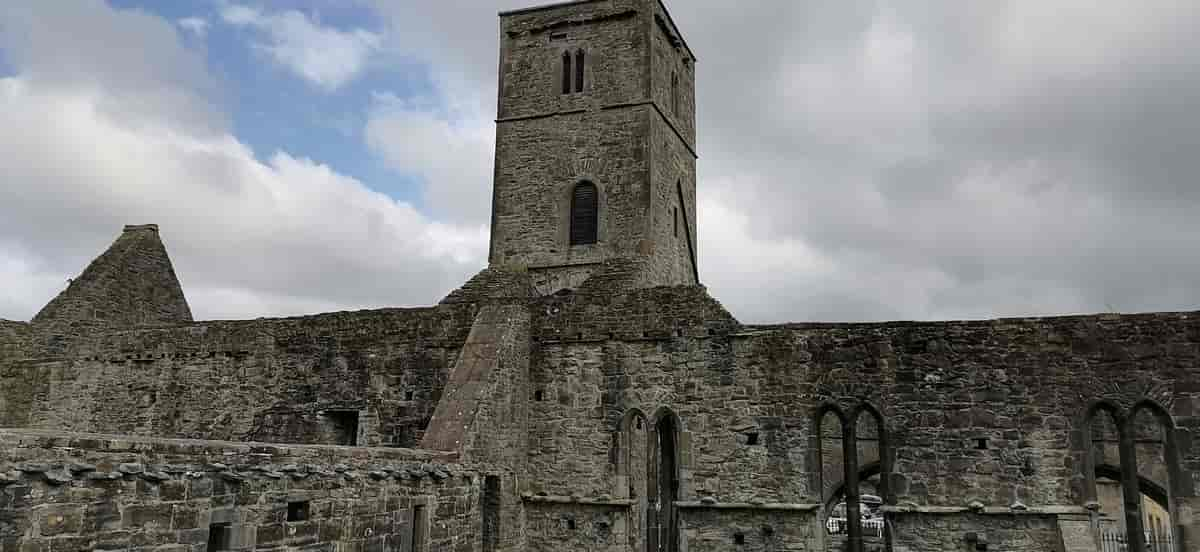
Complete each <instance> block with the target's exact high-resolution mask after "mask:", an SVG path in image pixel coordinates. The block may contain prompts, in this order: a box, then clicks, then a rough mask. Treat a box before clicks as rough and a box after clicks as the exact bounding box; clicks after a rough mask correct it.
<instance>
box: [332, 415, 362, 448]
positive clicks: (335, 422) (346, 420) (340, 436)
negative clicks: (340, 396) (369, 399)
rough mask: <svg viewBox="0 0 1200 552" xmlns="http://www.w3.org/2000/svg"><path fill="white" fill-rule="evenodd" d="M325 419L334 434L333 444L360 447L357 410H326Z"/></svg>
mask: <svg viewBox="0 0 1200 552" xmlns="http://www.w3.org/2000/svg"><path fill="white" fill-rule="evenodd" d="M325 419H326V421H328V422H329V427H330V430H331V431H332V432H333V444H335V445H348V446H357V445H358V411H357V410H326V411H325Z"/></svg>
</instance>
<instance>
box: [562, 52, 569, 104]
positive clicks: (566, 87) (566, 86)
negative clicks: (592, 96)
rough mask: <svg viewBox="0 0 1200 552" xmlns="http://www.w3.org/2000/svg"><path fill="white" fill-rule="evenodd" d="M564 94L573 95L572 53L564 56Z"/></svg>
mask: <svg viewBox="0 0 1200 552" xmlns="http://www.w3.org/2000/svg"><path fill="white" fill-rule="evenodd" d="M562 93H563V94H570V93H571V52H563V55H562Z"/></svg>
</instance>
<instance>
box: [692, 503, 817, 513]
mask: <svg viewBox="0 0 1200 552" xmlns="http://www.w3.org/2000/svg"><path fill="white" fill-rule="evenodd" d="M675 507H677V508H682V509H685V510H702V509H709V510H783V511H791V512H811V511H814V510H817V509H818V508H820V507H821V505H820V504H806V503H787V502H764V503H761V504H754V503H750V502H703V501H701V502H694V501H685V502H676V503H675Z"/></svg>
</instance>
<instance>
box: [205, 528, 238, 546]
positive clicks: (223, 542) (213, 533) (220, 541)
mask: <svg viewBox="0 0 1200 552" xmlns="http://www.w3.org/2000/svg"><path fill="white" fill-rule="evenodd" d="M232 540H233V530H232V527H230V525H229V524H228V523H214V524H212V525H209V526H208V550H209V551H210V552H212V551H215V550H230V549H231V547H230V544H231V541H232Z"/></svg>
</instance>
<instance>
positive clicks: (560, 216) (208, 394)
mask: <svg viewBox="0 0 1200 552" xmlns="http://www.w3.org/2000/svg"><path fill="white" fill-rule="evenodd" d="M500 29H501V33H500V40H501V42H500V82H499V114H498V119H497V130H496V132H497V140H496V162H495V167H496V168H495V171H496V173H495V182H494V187H493V190H494V196H493V210H492V241H491V253H490V263H489V264H490V266H489V267H488V268H486V269H484V270H483V271H481V272H480V273H479V274H478V275H476V276H475V277H474V278H472V279H471V280H470V281H468V282H466V283H465V284H464V285H463V286H462V287H461V288H460V289H458V290H456V291H454V292H453V293H451V294H450V295H449V296H448V297H446V298H445V299H443V300H442V301H441V302H440V303H438V304H437V305H434V306H430V307H425V308H409V309H381V310H371V311H359V312H338V313H328V314H319V315H313V316H305V317H297V318H283V319H259V320H251V321H220V322H216V321H210V322H197V321H193V320H192V316H191V311H190V309H189V307H188V304H187V302H186V300H185V299H184V293H183V290H182V288H181V286H180V284H179V281H178V279H177V278H176V275H175V272H174V270H173V268H172V266H171V261H170V259H169V258H168V256H167V250H166V248H165V247H164V246H163V242H162V241H161V239H160V230H159V228H158V227H156V226H153V225H147V226H129V227H126V228H125V230H124V232H123V233H122V234H121V235H120V236H119V237H118V238H117V240H116V241H115V242H114V243H113V245H112V247H111V248H110V249H109V250H108V251H106V252H105V253H103V254H102V255H100V256H99V257H98V258H97V259H96V260H95V261H94V262H92V264H91V265H89V266H88V267H87V269H86V270H84V272H83V273H82V274H81V275H80V276H79V277H78V278H76V279H74V280H73V281H72V283H71V284H70V286H69V287H68V288H67V289H66V290H65V291H63V292H62V294H60V295H59V296H58V297H57V298H54V299H53V300H52V301H50V303H49V304H48V305H47V306H46V307H45V308H44V309H42V311H41V312H39V313H38V314H37V316H35V317H34V318H33V320H32V321H30V322H28V323H25V322H10V321H3V320H0V427H4V428H7V429H0V552H9V551H12V552H18V551H19V552H58V551H70V550H136V551H150V550H155V551H170V552H185V551H193V552H199V551H204V550H210V551H211V550H280V551H282V550H304V551H338V552H349V551H363V552H365V551H403V552H409V551H412V552H434V551H441V552H525V551H532V552H541V551H545V552H566V551H604V552H685V551H686V552H707V551H721V552H729V551H746V552H767V551H771V552H783V551H795V552H799V551H821V552H824V551H831V550H851V551H855V552H860V551H871V550H879V551H884V550H887V551H904V552H927V551H941V550H946V551H968V550H970V551H977V550H990V551H1028V552H1038V551H1045V552H1083V551H1089V552H1100V551H1104V552H1108V551H1117V550H1122V551H1123V550H1130V551H1135V552H1142V551H1153V552H1166V551H1171V552H1184V551H1189V552H1196V551H1200V521H1197V510H1198V509H1200V499H1198V498H1197V489H1198V487H1200V439H1198V438H1197V436H1196V433H1197V432H1198V431H1200V314H1197V313H1159V314H1135V315H1123V314H1105V315H1097V316H1069V317H1055V318H1027V319H1001V320H991V321H976V322H928V323H926V322H894V323H871V324H816V323H804V324H781V325H769V326H763V325H760V326H755V325H746V324H742V323H740V322H738V320H737V319H735V318H734V317H733V316H732V315H731V314H730V313H729V312H728V311H726V310H725V309H724V308H723V307H722V306H721V304H720V303H718V302H717V301H716V300H715V299H714V298H712V297H711V296H709V294H708V293H707V291H706V290H705V288H704V287H702V286H701V285H700V282H699V279H698V276H697V275H698V270H697V267H698V264H697V263H698V259H697V256H696V243H697V235H698V234H697V231H698V228H697V227H696V146H695V144H696V129H695V102H694V86H693V83H694V82H695V81H694V75H695V70H696V63H697V62H696V59H695V57H694V56H693V55H692V53H691V51H690V49H689V48H688V46H687V42H686V41H685V40H684V38H683V36H682V34H681V32H680V30H679V29H678V28H677V27H676V25H675V24H674V22H673V21H672V19H671V17H670V15H669V14H668V13H667V12H666V10H665V8H664V7H663V5H662V4H661V3H660V2H659V0H583V1H575V2H566V3H561V4H555V5H550V6H544V7H539V8H529V9H523V10H516V11H511V12H505V13H502V14H500ZM169 230H170V229H169V228H164V229H163V232H165V233H169ZM797 315H798V316H803V313H797Z"/></svg>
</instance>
